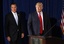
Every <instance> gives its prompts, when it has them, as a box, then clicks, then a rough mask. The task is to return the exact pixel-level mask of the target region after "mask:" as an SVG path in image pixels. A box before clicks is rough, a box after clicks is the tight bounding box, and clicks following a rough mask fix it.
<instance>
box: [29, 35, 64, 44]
mask: <svg viewBox="0 0 64 44" xmlns="http://www.w3.org/2000/svg"><path fill="white" fill-rule="evenodd" d="M29 44H64V40H62V39H60V38H57V37H51V38H49V37H47V38H44V37H42V36H29Z"/></svg>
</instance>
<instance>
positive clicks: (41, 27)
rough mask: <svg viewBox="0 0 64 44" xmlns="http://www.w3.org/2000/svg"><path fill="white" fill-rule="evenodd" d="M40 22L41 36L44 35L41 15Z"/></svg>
mask: <svg viewBox="0 0 64 44" xmlns="http://www.w3.org/2000/svg"><path fill="white" fill-rule="evenodd" d="M38 16H39V20H40V34H42V33H43V26H42V17H41V14H40V13H39V15H38Z"/></svg>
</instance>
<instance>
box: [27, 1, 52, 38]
mask: <svg viewBox="0 0 64 44" xmlns="http://www.w3.org/2000/svg"><path fill="white" fill-rule="evenodd" d="M35 8H36V11H35V12H34V13H32V14H30V15H29V18H28V23H27V26H28V33H29V35H37V36H44V35H45V36H46V37H47V36H51V33H50V32H48V33H47V31H48V30H49V29H50V21H49V18H48V16H47V14H46V13H45V12H43V11H42V10H43V3H42V2H37V3H36V5H35ZM46 33H47V34H46Z"/></svg>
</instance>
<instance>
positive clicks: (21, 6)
mask: <svg viewBox="0 0 64 44" xmlns="http://www.w3.org/2000/svg"><path fill="white" fill-rule="evenodd" d="M38 1H40V2H42V3H43V4H44V10H43V11H45V12H46V13H47V15H48V16H49V17H53V18H55V19H57V20H60V19H61V11H62V0H3V17H4V16H5V15H6V14H7V13H8V12H9V11H10V4H11V3H12V2H15V3H17V6H18V11H23V12H25V13H26V20H27V18H28V15H29V13H32V12H34V11H35V3H36V2H38ZM58 24H60V22H59V23H58ZM4 34H5V33H4ZM6 43H7V41H6Z"/></svg>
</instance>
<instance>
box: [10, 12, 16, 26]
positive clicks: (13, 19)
mask: <svg viewBox="0 0 64 44" xmlns="http://www.w3.org/2000/svg"><path fill="white" fill-rule="evenodd" d="M11 16H12V20H13V22H14V23H15V24H16V21H15V18H14V16H13V14H12V12H11ZM16 25H17V24H16Z"/></svg>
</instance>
